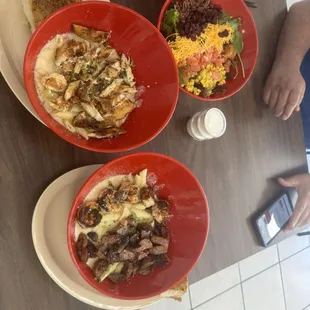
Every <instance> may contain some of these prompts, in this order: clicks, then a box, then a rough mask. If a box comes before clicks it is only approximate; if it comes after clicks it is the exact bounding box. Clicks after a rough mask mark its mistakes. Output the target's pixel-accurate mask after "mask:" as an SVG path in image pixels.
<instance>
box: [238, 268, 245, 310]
mask: <svg viewBox="0 0 310 310" xmlns="http://www.w3.org/2000/svg"><path fill="white" fill-rule="evenodd" d="M238 270H239V279H240V286H241V296H242V302H243V310H245V300H244V293H243V285H242V283H241V270H240V264H239V262H238Z"/></svg>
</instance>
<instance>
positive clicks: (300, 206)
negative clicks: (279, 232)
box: [284, 195, 308, 231]
mask: <svg viewBox="0 0 310 310" xmlns="http://www.w3.org/2000/svg"><path fill="white" fill-rule="evenodd" d="M307 206H308V195H299V197H298V199H297V202H296V206H295V210H294V212H293V214H292V216H291V218H290V221H289V223H288V224H287V226H286V227H285V229H284V231H289V230H292V229H294V228H295V227H296V226H297V223H298V222H299V219H300V218H301V217H302V216H303V219H306V217H304V213H305V210H306V209H307Z"/></svg>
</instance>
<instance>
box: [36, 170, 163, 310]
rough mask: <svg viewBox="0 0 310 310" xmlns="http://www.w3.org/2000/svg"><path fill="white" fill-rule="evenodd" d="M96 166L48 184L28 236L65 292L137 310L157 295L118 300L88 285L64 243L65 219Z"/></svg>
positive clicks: (107, 305) (93, 302) (97, 303)
mask: <svg viewBox="0 0 310 310" xmlns="http://www.w3.org/2000/svg"><path fill="white" fill-rule="evenodd" d="M99 167H100V165H92V166H86V167H82V168H78V169H75V170H72V171H70V172H67V173H66V174H64V175H62V176H61V177H59V178H58V179H56V180H55V181H54V182H53V183H51V184H50V185H49V186H48V187H47V188H46V190H45V191H44V192H43V194H42V195H41V197H40V198H39V200H38V202H37V205H36V207H35V210H34V214H33V218H32V239H33V243H34V247H35V250H36V253H37V255H38V258H39V260H40V262H41V264H42V266H43V267H44V269H45V271H46V272H47V273H48V274H49V276H50V277H51V278H52V279H53V280H54V281H55V282H56V283H57V284H58V285H59V286H60V287H61V288H62V289H63V290H65V291H66V292H67V293H69V294H70V295H72V296H73V297H75V298H77V299H79V300H80V301H83V302H85V303H87V304H89V305H91V306H94V307H98V308H101V309H139V308H143V307H146V306H149V305H151V304H153V303H155V302H157V301H158V300H160V299H161V298H160V297H159V296H158V297H153V298H147V299H143V300H128V301H127V300H121V299H116V298H112V297H108V296H105V295H103V294H101V293H99V292H97V291H96V290H95V289H94V288H92V287H91V286H90V285H89V284H88V283H87V282H86V281H85V280H84V279H83V278H82V277H81V276H80V274H79V272H78V271H77V269H76V268H75V266H74V265H73V262H72V260H71V257H70V254H69V250H68V246H67V220H68V215H69V211H70V209H71V205H72V202H73V200H74V198H75V195H76V194H77V192H78V190H79V189H80V187H81V186H82V185H83V183H84V182H85V181H86V180H87V178H88V177H89V176H90V175H91V174H92V173H93V172H95V171H96V170H97V169H98V168H99Z"/></svg>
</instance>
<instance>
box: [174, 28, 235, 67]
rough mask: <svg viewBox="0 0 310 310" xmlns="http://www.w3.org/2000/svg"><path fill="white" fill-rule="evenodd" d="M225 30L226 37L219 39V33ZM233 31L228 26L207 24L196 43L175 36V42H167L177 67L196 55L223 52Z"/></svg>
mask: <svg viewBox="0 0 310 310" xmlns="http://www.w3.org/2000/svg"><path fill="white" fill-rule="evenodd" d="M225 30H227V32H228V36H226V37H220V36H219V33H221V32H223V31H225ZM232 35H233V29H232V27H231V26H229V25H228V24H224V25H219V24H209V25H208V26H207V27H206V29H205V30H204V32H203V33H202V34H201V35H200V36H198V37H197V40H196V41H192V40H191V39H188V38H185V37H180V36H177V37H176V39H175V41H170V42H168V44H169V46H170V48H171V50H172V53H173V55H174V58H175V60H176V62H177V64H178V65H182V63H183V62H184V61H185V60H186V59H187V58H189V57H191V56H193V55H194V54H196V53H199V54H200V53H204V52H206V51H212V50H216V51H218V52H219V54H220V53H222V51H223V46H224V44H226V43H229V42H230V41H231V39H232Z"/></svg>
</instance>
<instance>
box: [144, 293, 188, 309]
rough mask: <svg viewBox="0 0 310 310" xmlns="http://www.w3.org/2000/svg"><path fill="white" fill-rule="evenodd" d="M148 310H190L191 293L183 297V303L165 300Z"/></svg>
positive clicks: (169, 299)
mask: <svg viewBox="0 0 310 310" xmlns="http://www.w3.org/2000/svg"><path fill="white" fill-rule="evenodd" d="M145 309H146V310H190V309H191V304H190V300H189V292H187V293H186V295H184V296H183V298H182V301H181V302H179V301H176V300H174V299H171V298H164V299H162V300H161V301H159V302H157V303H156V304H154V305H152V306H149V307H147V308H145Z"/></svg>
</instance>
